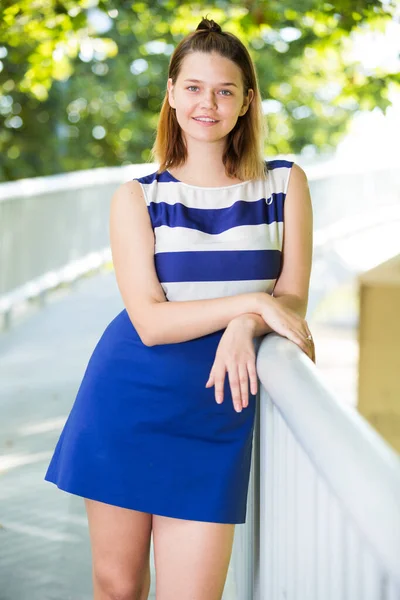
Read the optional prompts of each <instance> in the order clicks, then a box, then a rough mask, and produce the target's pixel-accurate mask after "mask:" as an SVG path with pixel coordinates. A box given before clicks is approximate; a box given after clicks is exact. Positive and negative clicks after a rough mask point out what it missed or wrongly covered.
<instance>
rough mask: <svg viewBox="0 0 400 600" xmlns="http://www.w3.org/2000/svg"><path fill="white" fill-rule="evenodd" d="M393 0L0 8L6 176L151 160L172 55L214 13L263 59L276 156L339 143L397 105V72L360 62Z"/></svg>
mask: <svg viewBox="0 0 400 600" xmlns="http://www.w3.org/2000/svg"><path fill="white" fill-rule="evenodd" d="M395 10H396V4H395V3H394V2H392V1H391V0H385V1H384V2H380V1H378V0H340V1H339V2H335V3H334V4H331V3H329V2H317V1H316V0H303V2H302V3H301V4H299V3H298V2H297V0H296V2H295V1H294V0H284V1H282V0H268V1H264V0H259V1H254V0H246V1H245V2H243V1H228V0H218V1H216V2H215V3H214V5H203V4H193V3H188V2H181V3H179V2H178V1H177V0H157V1H154V0H149V1H147V2H135V1H133V3H132V1H131V0H130V1H129V2H127V1H126V0H121V1H119V2H117V1H114V0H111V1H105V0H103V1H101V0H19V1H14V2H10V1H9V0H6V1H5V2H4V1H3V2H2V5H1V7H0V124H1V129H0V179H1V180H3V181H5V180H13V179H18V178H21V177H31V176H36V175H48V174H52V173H59V172H65V171H72V170H79V169H86V168H92V167H100V166H105V165H107V166H112V165H121V164H130V163H132V162H143V161H145V160H147V159H148V158H149V148H150V146H151V145H152V142H153V139H154V131H155V127H156V123H157V115H158V112H159V110H160V107H161V102H162V99H163V96H164V93H165V87H166V78H167V69H168V62H169V58H170V54H171V52H172V50H173V48H174V46H175V45H176V44H177V43H178V42H179V40H180V39H181V38H182V37H183V36H184V35H186V33H187V32H188V31H191V30H193V29H195V28H196V26H197V24H198V22H199V21H200V19H201V17H203V16H205V15H206V14H207V15H208V16H210V17H211V18H213V19H215V20H216V21H217V22H219V23H220V24H221V26H222V28H223V29H227V30H229V31H231V32H232V33H235V34H236V35H238V36H239V37H240V38H241V39H242V40H243V41H244V42H245V43H246V45H247V46H248V48H249V50H250V52H251V54H252V57H253V59H254V61H255V63H256V66H257V71H258V74H259V81H260V85H261V91H262V96H263V99H264V100H265V101H266V102H265V107H266V119H267V122H268V129H269V135H268V139H267V142H266V147H265V151H266V155H274V154H276V153H287V152H295V153H299V152H301V151H302V149H304V147H306V146H314V147H315V148H317V149H318V150H319V151H320V152H324V151H329V150H331V149H333V148H334V147H335V146H336V145H337V143H338V141H339V140H340V138H341V137H342V136H343V135H344V133H345V131H346V127H347V125H348V123H349V120H350V118H351V116H352V115H353V114H354V113H355V112H356V111H358V110H360V109H362V110H365V109H367V110H368V109H372V108H375V107H379V108H380V109H381V110H382V111H386V109H387V107H388V106H389V105H390V101H389V99H388V93H389V90H390V89H391V88H392V87H393V86H399V84H400V79H399V75H398V73H397V72H393V73H391V72H383V70H382V69H378V68H377V69H374V70H367V69H365V68H364V67H363V65H362V64H360V63H355V62H354V61H352V59H351V56H350V54H349V51H350V48H351V36H352V35H353V33H354V32H356V31H367V30H378V31H383V30H384V28H385V26H386V24H387V22H388V21H390V20H392V19H393V18H394V15H395Z"/></svg>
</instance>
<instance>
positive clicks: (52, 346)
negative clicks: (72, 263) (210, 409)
mask: <svg viewBox="0 0 400 600" xmlns="http://www.w3.org/2000/svg"><path fill="white" fill-rule="evenodd" d="M122 308H123V305H122V301H121V299H120V296H119V293H118V290H117V286H116V284H115V279H114V275H113V274H112V273H108V274H107V273H102V274H100V275H97V276H93V277H90V278H86V279H82V280H81V281H80V282H79V283H77V284H76V286H75V289H74V291H73V293H70V292H58V293H57V294H55V293H54V294H53V295H52V296H51V297H50V299H49V302H48V306H47V308H46V309H43V310H38V311H34V312H33V313H32V314H29V315H25V316H23V317H21V318H20V319H19V320H18V321H17V322H16V323H15V324H14V326H13V328H12V329H11V330H10V331H9V332H7V333H2V334H0V411H1V415H2V418H1V421H0V600H91V599H92V584H91V556H90V546H89V539H88V533H87V522H86V516H85V512H84V508H83V502H82V500H81V499H80V498H78V497H74V496H71V495H69V494H65V493H63V492H61V491H59V490H58V489H57V488H56V487H55V486H53V485H52V484H50V483H47V482H45V481H44V480H43V477H44V474H45V471H46V468H47V464H48V462H49V460H50V457H51V455H52V452H53V449H54V446H55V444H56V441H57V439H58V436H59V433H60V430H61V428H62V425H63V424H64V422H65V420H66V417H67V415H68V412H69V410H70V408H71V406H72V403H73V400H74V398H75V395H76V392H77V390H78V386H79V383H80V380H81V378H82V376H83V373H84V369H85V367H86V364H87V361H88V359H89V356H90V354H91V352H92V350H93V348H94V346H95V344H96V343H97V340H98V338H99V336H100V335H101V333H102V332H103V330H104V328H105V327H106V325H107V324H108V322H109V321H110V320H111V319H112V318H113V317H114V316H115V315H116V314H117V313H118V312H119V311H120V310H121V309H122ZM309 324H310V326H311V330H312V332H313V335H314V339H315V343H316V349H317V366H318V367H319V368H320V369H321V371H322V372H323V374H324V375H325V377H326V380H327V382H328V384H329V385H331V387H332V389H333V390H334V391H335V392H336V394H337V396H338V398H340V399H341V400H342V401H343V402H347V403H349V404H351V405H353V406H355V405H356V385H357V380H356V373H357V361H358V347H357V339H356V332H355V331H354V330H352V329H348V328H347V329H340V328H334V329H329V328H322V327H318V326H317V325H316V324H313V322H312V320H311V321H309ZM152 568H153V569H154V564H153V560H152ZM151 593H152V594H154V578H153V582H152V589H151ZM152 597H154V596H153V595H152V596H151V598H152ZM224 598H225V600H228V599H229V600H231V599H232V598H235V594H234V587H233V575H232V571H231V570H230V573H229V575H228V580H227V584H226V588H225V595H224Z"/></svg>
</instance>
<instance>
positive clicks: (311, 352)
mask: <svg viewBox="0 0 400 600" xmlns="http://www.w3.org/2000/svg"><path fill="white" fill-rule="evenodd" d="M259 300H260V304H259V311H258V313H259V314H260V316H261V317H262V318H263V319H264V321H265V322H266V323H267V325H269V326H270V327H271V329H273V330H274V331H276V333H279V335H282V336H284V337H286V338H288V339H289V340H291V341H292V342H294V343H295V344H297V345H298V346H299V347H300V348H301V349H302V350H303V352H305V353H306V354H307V356H309V357H310V358H311V360H312V361H313V362H314V363H315V346H314V341H313V339H312V336H311V332H310V329H309V327H308V323H307V321H306V320H305V319H303V318H302V317H300V315H298V314H297V313H296V312H295V311H294V310H292V309H291V308H289V307H288V306H283V305H282V304H280V303H279V302H277V300H276V298H274V297H273V296H270V295H269V294H262V296H261V297H260V298H259ZM308 336H311V339H307V338H308Z"/></svg>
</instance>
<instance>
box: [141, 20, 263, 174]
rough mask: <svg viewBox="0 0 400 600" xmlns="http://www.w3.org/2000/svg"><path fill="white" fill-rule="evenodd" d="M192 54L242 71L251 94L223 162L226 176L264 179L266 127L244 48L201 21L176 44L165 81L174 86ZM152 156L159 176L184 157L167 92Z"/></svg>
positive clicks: (229, 35)
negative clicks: (211, 55)
mask: <svg viewBox="0 0 400 600" xmlns="http://www.w3.org/2000/svg"><path fill="white" fill-rule="evenodd" d="M192 52H204V53H211V52H217V53H218V54H220V55H221V56H223V57H225V58H228V59H229V60H231V61H233V62H234V63H235V64H236V65H237V66H238V67H239V68H240V69H241V71H242V81H243V89H244V92H245V95H247V94H248V90H249V89H250V88H251V89H252V90H253V91H254V96H253V99H252V101H251V103H250V106H249V108H248V109H247V111H246V113H245V114H244V115H243V116H241V117H239V118H238V121H237V123H236V125H235V127H234V128H233V129H232V131H230V132H229V134H228V136H227V144H226V148H225V151H224V154H223V163H224V165H225V172H226V174H227V175H228V177H235V178H238V179H241V180H243V181H248V180H252V179H266V172H267V168H266V163H265V162H264V139H265V135H266V124H265V121H264V117H263V113H262V105H261V95H260V91H259V86H258V80H257V74H256V70H255V67H254V64H253V61H252V59H251V57H250V55H249V53H248V51H247V49H246V48H245V46H244V45H243V44H242V42H241V41H240V40H239V38H237V37H236V36H235V35H233V34H232V33H228V32H225V31H222V29H221V27H220V26H219V25H218V24H217V23H216V22H215V21H213V20H209V19H207V18H204V19H202V21H201V22H200V23H199V25H198V26H197V29H196V30H195V31H193V32H192V33H189V34H188V35H187V36H185V37H184V38H183V39H182V40H181V41H180V42H179V44H178V46H177V47H176V48H175V50H174V52H173V54H172V56H171V60H170V63H169V70H168V78H170V77H171V78H172V83H173V84H174V85H175V82H176V80H177V78H178V75H179V73H180V70H181V67H182V62H183V59H184V58H185V56H187V55H188V54H190V53H192ZM151 155H152V158H153V159H155V161H156V162H158V163H159V165H160V166H159V168H158V171H157V172H158V173H161V172H162V171H164V170H166V169H169V168H171V167H175V166H180V165H182V164H184V163H185V161H186V158H187V149H186V146H185V142H184V139H183V137H182V133H181V128H180V125H179V123H178V121H177V118H176V115H175V110H174V109H173V108H171V106H170V104H169V101H168V92H166V94H165V97H164V101H163V104H162V107H161V111H160V117H159V121H158V125H157V133H156V138H155V142H154V145H153V147H152V149H151Z"/></svg>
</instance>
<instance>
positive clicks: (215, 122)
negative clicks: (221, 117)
mask: <svg viewBox="0 0 400 600" xmlns="http://www.w3.org/2000/svg"><path fill="white" fill-rule="evenodd" d="M193 121H196V123H199V125H203V127H211V125H216V124H217V123H219V121H214V122H213V123H212V122H211V121H198V120H197V119H195V118H194V117H193Z"/></svg>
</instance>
